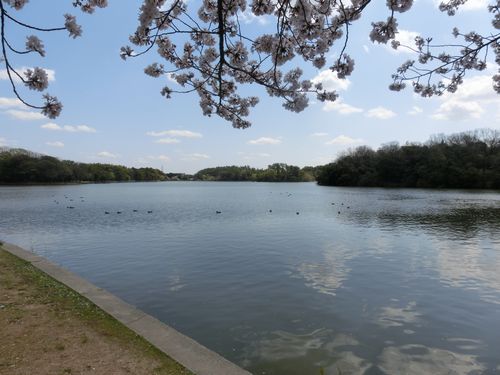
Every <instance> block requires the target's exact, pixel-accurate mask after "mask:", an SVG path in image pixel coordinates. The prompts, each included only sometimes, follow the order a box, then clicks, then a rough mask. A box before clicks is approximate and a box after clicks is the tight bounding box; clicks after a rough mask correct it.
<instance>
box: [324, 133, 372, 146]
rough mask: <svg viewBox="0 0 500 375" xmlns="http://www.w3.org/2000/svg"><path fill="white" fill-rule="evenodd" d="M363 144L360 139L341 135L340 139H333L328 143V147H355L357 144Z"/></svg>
mask: <svg viewBox="0 0 500 375" xmlns="http://www.w3.org/2000/svg"><path fill="white" fill-rule="evenodd" d="M361 142H363V140H362V139H360V138H351V137H348V136H346V135H339V136H338V137H335V138H333V139H332V140H330V141H328V142H326V143H325V144H326V145H353V144H356V143H361Z"/></svg>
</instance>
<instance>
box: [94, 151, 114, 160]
mask: <svg viewBox="0 0 500 375" xmlns="http://www.w3.org/2000/svg"><path fill="white" fill-rule="evenodd" d="M97 156H98V157H100V158H104V159H116V158H117V157H118V154H113V153H112V152H109V151H101V152H99V153H98V154H97Z"/></svg>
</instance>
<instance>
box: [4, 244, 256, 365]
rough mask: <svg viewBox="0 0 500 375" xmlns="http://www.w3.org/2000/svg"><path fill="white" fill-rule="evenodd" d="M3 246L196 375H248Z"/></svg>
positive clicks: (64, 273)
mask: <svg viewBox="0 0 500 375" xmlns="http://www.w3.org/2000/svg"><path fill="white" fill-rule="evenodd" d="M2 247H3V249H4V250H6V251H7V252H9V253H11V254H12V255H15V256H16V257H18V258H21V259H23V260H25V261H27V262H29V263H31V264H32V265H33V266H34V267H36V268H37V269H39V270H40V271H42V272H44V273H46V274H47V275H49V276H50V277H52V278H53V279H55V280H57V281H59V282H60V283H62V284H64V285H66V286H67V287H69V288H70V289H72V290H74V291H75V292H77V293H79V294H81V295H82V296H84V297H85V298H87V299H88V300H89V301H91V302H93V303H94V304H95V305H97V306H98V307H99V308H101V309H102V310H103V311H105V312H106V313H108V314H109V315H111V316H112V317H113V318H115V319H116V320H118V321H119V322H121V323H122V324H123V325H124V326H125V327H127V328H128V329H130V330H132V331H133V332H135V333H136V334H138V335H139V336H141V337H143V338H144V339H145V340H146V341H148V342H149V343H150V344H151V345H153V346H155V347H156V348H158V349H159V350H160V351H162V352H163V353H165V354H166V355H168V356H169V357H170V358H172V359H174V360H175V361H177V362H178V363H180V364H181V365H182V366H184V367H185V368H187V369H188V370H190V371H191V372H193V373H195V374H197V375H251V373H250V372H248V371H246V370H243V369H242V368H241V367H239V366H237V365H235V364H234V363H232V362H230V361H228V360H227V359H225V358H224V357H222V356H220V355H219V354H217V353H215V352H213V351H211V350H210V349H208V348H206V347H205V346H203V345H201V344H199V343H198V342H196V341H195V340H193V339H191V338H189V337H188V336H185V335H183V334H182V333H180V332H178V331H176V330H175V329H174V328H172V327H169V326H168V325H166V324H164V323H162V322H160V321H159V320H158V319H156V318H154V317H152V316H151V315H148V314H146V313H145V312H143V311H141V310H139V309H137V308H136V307H134V306H132V305H129V304H128V303H126V302H125V301H123V300H121V299H120V298H118V297H116V296H114V295H113V294H111V293H109V292H107V291H106V290H104V289H102V288H98V287H97V286H95V285H94V284H92V283H90V282H89V281H87V280H85V279H83V278H81V277H79V276H77V275H75V274H74V273H72V272H70V271H68V270H65V269H64V268H61V267H59V266H57V265H56V264H54V263H52V262H50V261H48V260H47V259H45V258H43V257H41V256H39V255H36V254H34V253H32V252H30V251H27V250H25V249H23V248H20V247H19V246H16V245H12V244H8V243H3V246H2Z"/></svg>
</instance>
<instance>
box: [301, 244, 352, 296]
mask: <svg viewBox="0 0 500 375" xmlns="http://www.w3.org/2000/svg"><path fill="white" fill-rule="evenodd" d="M356 255H357V254H356V251H353V250H352V249H348V248H346V247H343V246H342V245H337V246H330V247H329V248H328V249H327V250H325V252H324V253H323V258H322V259H320V260H319V261H317V262H314V263H309V262H304V263H301V264H300V265H299V266H298V267H297V271H298V273H299V274H300V275H301V276H302V277H303V278H304V279H305V284H306V285H307V286H308V287H311V288H313V289H315V290H317V291H318V292H320V293H324V294H329V295H331V296H335V294H336V290H337V289H339V288H340V287H341V286H342V284H343V282H344V281H345V280H346V279H347V277H348V274H349V271H350V268H349V266H348V265H347V262H348V261H349V260H350V259H353V258H354V257H355V256H356Z"/></svg>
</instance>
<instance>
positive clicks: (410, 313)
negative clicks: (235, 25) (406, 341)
mask: <svg viewBox="0 0 500 375" xmlns="http://www.w3.org/2000/svg"><path fill="white" fill-rule="evenodd" d="M396 301H397V300H396ZM416 306H417V303H416V302H415V301H412V302H409V303H408V304H407V305H406V306H404V307H392V306H388V307H383V308H382V312H381V313H380V316H379V318H378V321H377V323H378V324H379V325H381V326H382V327H386V328H387V327H402V326H404V325H407V324H413V325H415V324H417V323H418V322H419V320H420V317H421V314H420V313H419V312H418V311H417V310H416ZM406 333H414V331H407V332H406Z"/></svg>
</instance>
